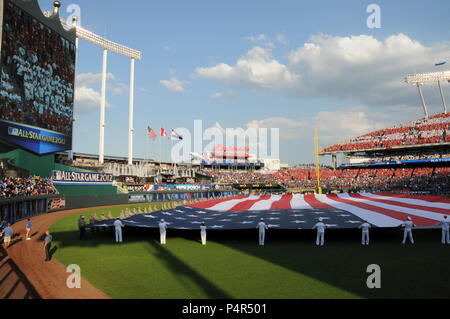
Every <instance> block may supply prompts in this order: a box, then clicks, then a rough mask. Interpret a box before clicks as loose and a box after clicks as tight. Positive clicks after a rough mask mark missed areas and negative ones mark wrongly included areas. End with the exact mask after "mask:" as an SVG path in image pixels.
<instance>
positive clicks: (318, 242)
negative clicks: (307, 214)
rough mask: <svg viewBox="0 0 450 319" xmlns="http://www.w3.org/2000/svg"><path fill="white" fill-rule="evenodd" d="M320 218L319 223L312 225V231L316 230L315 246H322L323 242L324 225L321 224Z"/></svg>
mask: <svg viewBox="0 0 450 319" xmlns="http://www.w3.org/2000/svg"><path fill="white" fill-rule="evenodd" d="M322 221H323V219H322V217H320V218H319V222H318V223H317V224H315V225H314V227H313V229H317V238H316V245H317V246H319V245H320V246H323V245H324V242H325V227H326V226H325V224H324V223H323V222H322Z"/></svg>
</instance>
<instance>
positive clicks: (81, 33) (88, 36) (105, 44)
mask: <svg viewBox="0 0 450 319" xmlns="http://www.w3.org/2000/svg"><path fill="white" fill-rule="evenodd" d="M61 20H62V23H63V25H66V26H68V27H69V28H75V31H76V37H77V40H78V39H82V40H85V41H88V42H90V43H92V44H94V45H96V46H99V47H101V48H102V49H103V68H102V95H101V99H102V100H101V104H100V141H99V152H98V153H99V154H98V155H99V162H100V163H101V164H103V163H104V156H105V153H104V152H105V126H106V124H105V109H106V67H107V58H108V51H112V52H116V53H118V54H121V55H125V56H127V57H129V58H131V69H130V104H129V132H128V164H129V165H132V164H133V132H134V127H133V126H134V125H133V109H134V61H135V60H141V59H142V53H141V52H140V51H138V50H134V49H131V48H129V47H126V46H124V45H121V44H118V43H115V42H112V41H109V40H107V39H105V38H103V37H101V36H99V35H97V34H95V33H93V32H91V31H88V30H86V29H84V28H82V27H81V26H79V25H77V17H74V18H73V21H72V25H71V26H69V24H68V23H67V21H65V20H63V19H61Z"/></svg>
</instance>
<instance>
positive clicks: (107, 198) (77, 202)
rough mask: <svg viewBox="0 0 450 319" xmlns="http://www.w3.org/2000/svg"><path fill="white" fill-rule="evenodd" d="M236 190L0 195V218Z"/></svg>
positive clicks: (226, 193) (17, 218) (15, 218)
mask: <svg viewBox="0 0 450 319" xmlns="http://www.w3.org/2000/svg"><path fill="white" fill-rule="evenodd" d="M236 194H237V192H236V191H218V190H207V191H189V192H187V191H172V192H146V193H131V194H117V195H99V194H92V195H80V196H73V195H69V196H64V195H51V196H37V197H17V198H11V199H0V219H1V220H2V221H3V220H6V221H8V222H10V223H15V222H17V221H20V220H23V219H26V218H30V217H33V216H38V215H43V214H48V213H57V212H59V211H63V210H72V209H82V208H90V207H102V206H111V205H127V204H142V203H154V202H169V201H182V200H185V199H186V200H188V199H200V198H205V199H212V198H214V197H218V196H220V195H223V196H230V195H236Z"/></svg>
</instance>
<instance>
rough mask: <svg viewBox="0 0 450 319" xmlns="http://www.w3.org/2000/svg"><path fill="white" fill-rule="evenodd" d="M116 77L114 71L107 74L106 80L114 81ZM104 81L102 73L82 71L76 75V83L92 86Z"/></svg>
mask: <svg viewBox="0 0 450 319" xmlns="http://www.w3.org/2000/svg"><path fill="white" fill-rule="evenodd" d="M115 79H116V77H115V76H114V74H112V73H107V74H106V81H114V80H115ZM101 82H102V74H101V73H90V72H89V73H81V74H78V75H77V76H76V83H77V85H79V86H91V85H94V84H98V83H101Z"/></svg>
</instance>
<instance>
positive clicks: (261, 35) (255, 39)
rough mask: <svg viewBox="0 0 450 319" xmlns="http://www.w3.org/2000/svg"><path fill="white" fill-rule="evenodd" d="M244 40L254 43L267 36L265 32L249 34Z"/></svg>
mask: <svg viewBox="0 0 450 319" xmlns="http://www.w3.org/2000/svg"><path fill="white" fill-rule="evenodd" d="M244 40H247V41H250V42H252V43H257V42H262V41H266V40H267V36H266V35H265V34H259V35H257V36H254V37H253V36H248V37H245V38H244Z"/></svg>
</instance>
